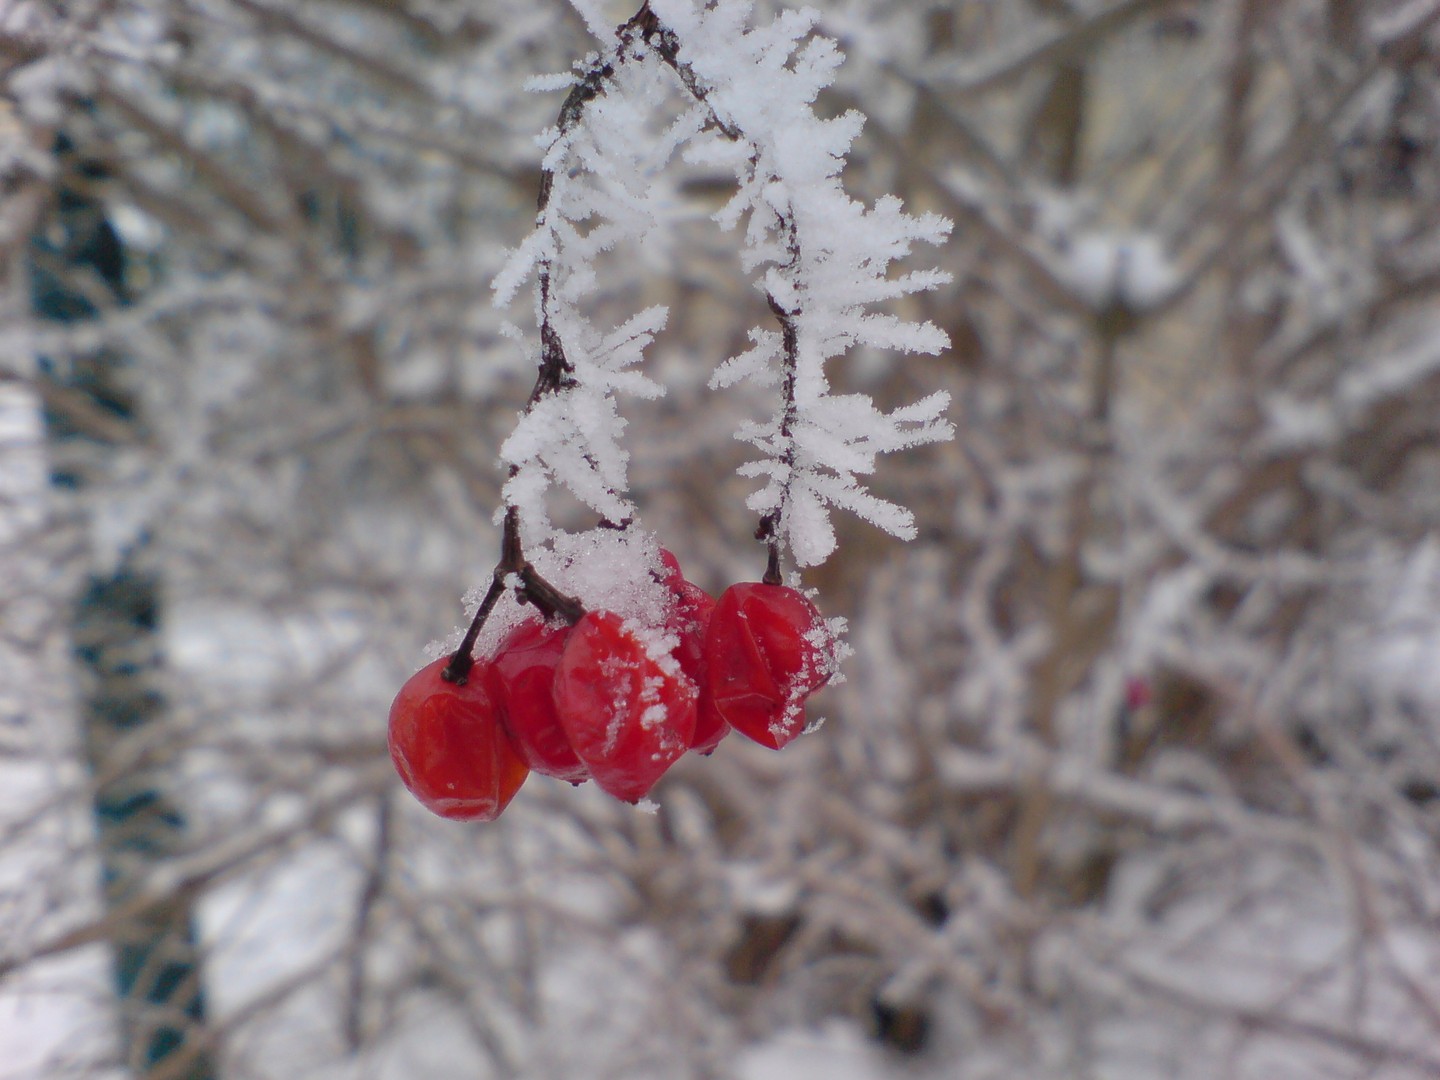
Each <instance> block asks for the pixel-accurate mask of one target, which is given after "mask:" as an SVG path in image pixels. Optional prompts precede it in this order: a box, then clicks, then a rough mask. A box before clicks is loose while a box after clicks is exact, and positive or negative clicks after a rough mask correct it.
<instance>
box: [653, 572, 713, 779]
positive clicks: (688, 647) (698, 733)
mask: <svg viewBox="0 0 1440 1080" xmlns="http://www.w3.org/2000/svg"><path fill="white" fill-rule="evenodd" d="M660 561H661V562H662V563H663V564H664V566H665V579H664V580H665V585H666V586H667V587H668V588H669V589H670V591H671V592H672V593H674V594H675V613H674V615H673V616H671V619H670V622H669V623H668V624H667V625H666V628H667V629H668V630H670V631H671V632H672V633H674V634H675V636H676V637H678V638H679V639H680V644H678V645H676V646H675V651H674V652H672V653H671V654H670V655H671V656H673V657H675V661H676V662H677V663H678V664H679V665H680V670H681V671H683V672H684V673H685V674H686V676H687V677H689V679H690V681H691V682H693V683H694V684H695V686H696V688H697V689H700V688H702V687H703V684H704V682H705V635H706V634H707V632H708V631H709V629H710V616H711V613H712V612H714V610H715V598H714V597H713V596H711V595H710V594H709V593H707V592H706V591H705V590H704V589H702V588H700V586H698V585H696V584H694V583H693V582H690V581H687V580H685V575H684V574H682V573H681V572H680V563H679V560H677V559H676V558H675V556H674V555H672V554H671V553H670V552H669V551H667V550H665V549H664V548H662V549H661V551H660ZM702 693H703V690H702ZM728 734H730V725H729V724H727V723H725V721H724V720H722V719H721V718H720V715H719V714H718V713H716V712H714V711H713V710H712V711H711V712H710V713H709V715H708V717H706V716H700V715H698V714H697V716H696V719H695V734H694V736H693V737H692V738H691V741H690V749H691V750H694V751H695V752H696V753H697V754H710V753H713V752H714V750H715V748H716V747H717V746H719V745H720V740H722V739H723V738H725V736H726V735H728Z"/></svg>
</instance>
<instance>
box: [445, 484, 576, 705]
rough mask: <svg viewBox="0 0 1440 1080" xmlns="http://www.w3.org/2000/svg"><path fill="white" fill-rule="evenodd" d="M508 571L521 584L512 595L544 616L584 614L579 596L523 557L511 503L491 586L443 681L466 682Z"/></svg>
mask: <svg viewBox="0 0 1440 1080" xmlns="http://www.w3.org/2000/svg"><path fill="white" fill-rule="evenodd" d="M511 575H514V576H515V577H518V578H519V579H520V584H518V585H517V586H515V599H516V600H518V601H519V602H520V603H522V604H534V605H535V607H536V608H538V609H539V610H540V613H541V614H542V615H544V616H545V617H546V618H547V619H551V618H554V617H555V616H556V615H559V616H560V617H561V618H563V619H564V620H565V621H566V622H568V623H570V624H571V625H572V626H573V625H574V624H575V623H577V622H579V621H580V619H581V618H582V617H583V616H584V614H585V606H584V605H583V604H581V603H580V601H579V600H577V599H576V598H575V597H573V596H567V595H565V594H564V593H562V592H561V591H560V590H559V589H557V588H555V586H554V585H552V584H550V582H549V581H547V580H546V579H545V578H544V577H543V576H542V575H541V573H540V571H538V570H536V569H535V567H534V566H532V565H531V564H530V562H529V560H527V559H526V558H525V552H524V549H523V548H522V546H521V544H520V513H519V511H518V510H516V509H515V507H513V506H512V507H510V508H509V509H508V510H506V511H505V527H504V534H503V536H502V538H501V541H500V561H499V562H498V563H496V564H495V570H494V572H493V573H492V574H491V576H490V588H489V589H488V590H487V591H486V593H485V598H484V599H483V600H481V601H480V607H479V609H478V610H477V611H476V612H475V618H474V619H472V620H471V621H470V629H468V630H466V631H465V637H464V638H463V639H462V640H461V642H460V647H459V648H458V649H456V650H455V653H454V655H452V656H451V657H450V663H448V664H446V665H445V668H444V669H443V670H442V671H441V672H440V677H441V678H442V679H444V680H445V681H446V682H451V683H455V684H456V685H457V686H464V685H465V680H466V679H467V678H469V676H470V669H471V668H472V667H474V666H475V657H474V655H473V654H474V651H475V642H476V641H477V640H479V638H480V631H481V630H482V629H483V628H484V626H485V622H486V620H488V619H489V618H490V613H491V612H492V611H494V610H495V605H496V604H498V603H499V602H500V597H501V595H502V594H503V593H504V592H505V589H506V587H507V585H508V582H509V579H510V577H511Z"/></svg>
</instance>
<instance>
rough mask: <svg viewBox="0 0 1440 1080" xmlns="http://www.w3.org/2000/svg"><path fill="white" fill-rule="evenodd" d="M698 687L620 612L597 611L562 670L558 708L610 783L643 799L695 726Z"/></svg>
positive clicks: (581, 628) (584, 623) (574, 742)
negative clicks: (656, 655) (655, 654)
mask: <svg viewBox="0 0 1440 1080" xmlns="http://www.w3.org/2000/svg"><path fill="white" fill-rule="evenodd" d="M695 697H696V692H695V687H694V685H693V684H692V683H691V682H690V680H689V679H687V678H686V677H685V676H684V675H683V674H681V673H680V672H675V673H673V674H670V673H667V672H665V671H664V670H663V669H662V668H661V667H660V665H659V664H657V663H656V662H655V660H654V659H652V658H651V656H650V655H649V653H647V652H646V650H645V646H644V645H643V644H642V643H641V641H640V639H639V638H637V637H636V636H635V635H634V634H633V633H632V632H631V631H630V629H629V628H628V627H626V625H625V623H624V621H623V620H622V619H621V618H620V616H619V615H616V614H615V613H614V612H611V611H591V612H589V613H588V614H586V615H585V617H584V618H582V619H581V620H580V621H579V622H578V623H576V624H575V625H574V627H572V628H571V630H570V636H569V638H568V640H567V641H566V642H565V651H564V653H563V654H562V655H561V657H560V666H559V667H558V668H557V669H556V671H555V711H556V713H557V714H559V717H560V724H561V726H562V727H563V728H564V730H565V734H566V736H567V737H568V738H569V739H570V745H571V746H572V747H574V748H575V753H576V755H577V756H578V757H579V758H580V760H581V761H583V762H584V763H585V764H586V765H587V766H588V767H589V769H590V775H591V776H593V777H594V778H595V783H597V784H598V785H600V787H601V788H602V789H604V790H605V791H607V792H609V793H610V794H611V795H613V796H615V797H616V798H617V799H623V800H625V801H626V802H638V801H639V800H640V799H641V798H643V797H644V796H645V794H646V793H647V792H648V791H649V790H650V788H651V787H653V786H654V784H655V781H657V780H659V779H660V777H661V776H662V775H663V774H664V772H665V770H666V769H668V768H669V767H670V766H671V765H672V764H674V763H675V761H676V759H678V758H679V757H680V755H681V754H683V753H685V751H686V749H687V748H688V747H689V745H690V739H691V736H692V735H693V734H694V732H695Z"/></svg>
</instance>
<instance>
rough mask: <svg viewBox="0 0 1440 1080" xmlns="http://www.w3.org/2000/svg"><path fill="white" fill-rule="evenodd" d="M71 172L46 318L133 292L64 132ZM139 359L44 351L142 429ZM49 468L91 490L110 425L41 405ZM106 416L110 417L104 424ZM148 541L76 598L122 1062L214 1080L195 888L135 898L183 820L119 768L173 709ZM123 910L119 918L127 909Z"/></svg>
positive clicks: (71, 381) (37, 305)
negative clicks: (120, 754)
mask: <svg viewBox="0 0 1440 1080" xmlns="http://www.w3.org/2000/svg"><path fill="white" fill-rule="evenodd" d="M57 153H58V156H59V159H60V163H61V165H62V170H61V176H62V180H61V181H60V183H59V184H58V185H57V189H56V192H55V198H54V201H53V203H52V205H51V207H50V210H49V212H48V213H47V214H46V215H45V217H44V218H43V219H42V221H41V222H40V226H39V228H38V229H37V230H36V234H35V236H34V238H33V240H32V242H31V245H30V258H29V268H30V288H31V302H32V304H33V307H34V310H35V312H36V314H37V315H38V316H39V317H40V318H42V319H45V320H50V321H57V322H66V323H73V322H77V321H83V320H89V319H95V318H99V317H101V315H102V314H103V313H102V311H101V308H102V307H105V306H110V305H114V306H117V307H120V306H124V305H126V304H127V303H129V302H130V299H131V298H130V297H129V295H128V293H127V289H126V284H125V276H126V275H125V261H126V260H125V251H124V248H123V245H122V243H121V240H120V237H119V234H118V233H117V232H116V230H115V228H114V227H113V226H112V224H111V223H110V221H109V220H108V218H107V216H106V212H105V208H104V205H103V203H101V202H100V201H99V200H98V199H96V198H94V197H92V196H90V195H88V194H85V193H84V191H82V190H81V185H80V184H78V183H76V181H77V180H78V181H81V182H89V183H92V184H93V182H94V181H96V180H98V179H100V177H99V175H98V168H97V167H96V166H93V165H89V164H87V163H85V162H84V161H83V160H81V159H80V157H79V155H78V154H76V152H75V151H74V148H73V147H72V146H70V145H69V143H68V140H67V139H66V138H65V137H64V136H63V135H62V136H61V138H60V140H59V142H58V144H57ZM133 363H134V358H131V357H125V356H120V355H116V354H114V353H112V352H109V351H106V350H104V349H101V350H99V351H96V352H95V353H94V354H92V355H88V356H83V357H72V358H67V359H66V360H65V361H64V362H63V363H62V362H56V363H46V364H45V365H44V367H45V371H44V377H46V378H48V379H51V380H53V382H54V383H55V384H56V388H57V390H63V392H65V393H66V394H69V395H83V400H84V402H85V404H86V405H87V406H88V409H87V410H86V412H89V411H90V410H98V411H99V412H98V414H96V415H104V416H106V417H107V418H109V419H112V420H115V421H118V422H119V423H120V424H122V425H124V426H127V427H129V428H131V429H132V430H139V427H140V424H141V418H140V416H139V415H138V412H137V407H136V403H135V401H134V399H133V395H132V394H130V393H128V392H127V391H126V390H125V389H124V386H125V382H126V378H127V377H128V376H130V375H132V374H133V373H131V372H128V371H127V368H128V366H129V365H131V364H133ZM45 420H46V434H47V439H48V442H49V447H50V451H51V461H52V462H53V465H52V474H51V481H52V484H54V485H55V486H57V487H60V488H65V489H69V490H71V491H76V492H83V491H84V490H85V489H86V488H88V487H92V486H93V485H95V484H99V483H103V482H104V481H103V479H102V478H101V477H100V476H97V475H95V467H94V463H96V462H98V461H103V460H104V457H105V453H106V450H107V446H106V444H105V441H104V438H103V437H102V436H100V435H98V434H97V433H96V430H95V427H97V426H101V425H77V424H76V423H74V422H72V421H71V420H69V419H67V416H66V415H61V414H60V413H58V412H56V411H55V410H47V412H46V417H45ZM108 429H109V428H108V426H107V430H108ZM152 551H153V546H152V543H151V538H150V537H149V536H142V537H141V538H140V539H138V540H137V541H136V542H135V543H134V544H132V545H131V546H130V548H129V549H128V550H127V552H126V554H125V556H124V558H123V559H122V560H121V561H120V563H119V565H118V566H116V567H115V568H113V569H110V570H106V571H104V572H94V573H92V574H91V575H90V576H89V580H88V584H87V586H86V587H85V588H84V589H83V590H82V594H81V595H80V596H79V597H78V598H77V601H76V606H75V611H74V623H73V638H74V649H75V658H76V668H77V671H78V672H79V675H80V678H81V680H82V687H81V696H82V706H81V707H82V709H83V711H84V715H83V724H84V738H85V747H86V753H87V756H88V759H89V762H88V763H89V766H90V768H91V770H92V773H93V775H94V777H95V781H96V784H95V789H94V790H95V816H96V820H97V824H98V836H99V845H100V852H101V860H102V865H103V868H104V876H105V882H104V884H105V889H104V895H105V903H106V907H107V910H108V911H109V912H110V914H111V915H112V917H117V922H116V924H115V927H114V930H113V933H112V937H111V946H112V949H113V955H114V970H115V980H116V989H117V992H118V995H119V1000H120V1016H121V1020H122V1023H121V1031H122V1037H123V1039H124V1047H125V1056H126V1059H127V1063H128V1065H129V1067H130V1068H131V1070H133V1072H134V1074H135V1075H136V1076H138V1077H154V1078H157V1080H158V1078H161V1077H163V1078H165V1080H208V1078H209V1077H211V1076H213V1075H214V1070H213V1068H212V1066H211V1060H210V1054H209V1048H208V1044H207V1040H206V1039H205V1038H204V1035H203V1023H204V1018H205V998H204V992H203V988H202V983H201V977H200V964H199V953H198V949H197V944H196V936H195V921H194V912H193V904H192V902H193V897H190V896H186V895H177V896H176V897H174V898H173V900H172V901H171V902H168V903H164V904H149V905H143V904H137V903H136V897H137V896H139V895H141V892H142V890H143V889H144V888H145V883H146V882H147V880H150V879H151V878H152V876H153V873H154V871H155V870H156V869H157V868H158V867H159V866H161V865H163V864H164V863H165V862H166V861H167V860H168V859H171V858H173V857H174V856H175V855H176V854H177V853H178V852H179V850H180V849H181V846H182V844H183V843H184V839H185V819H184V816H183V815H182V814H181V812H180V810H179V809H178V808H177V807H176V805H175V804H174V803H173V802H172V801H171V800H170V799H169V798H167V796H166V790H165V783H164V772H163V769H164V766H163V765H161V766H158V767H151V766H143V767H139V768H127V769H125V770H124V771H116V770H115V769H114V768H113V766H112V762H113V760H114V757H113V754H112V751H113V749H114V747H115V746H116V744H117V742H118V741H119V740H121V739H123V738H125V737H127V736H130V735H132V734H135V733H138V732H142V731H143V730H144V729H147V728H148V729H150V730H152V731H154V730H156V729H157V728H156V726H157V725H160V724H162V723H163V722H164V712H165V701H164V697H163V694H162V693H161V691H160V689H159V676H160V672H161V666H162V664H163V663H164V659H163V652H162V642H161V596H160V589H159V580H158V576H157V573H156V568H155V567H153V566H151V565H150V563H151V561H152V559H151V556H152ZM122 913H128V914H125V916H124V917H123V918H120V917H119V916H121V915H122Z"/></svg>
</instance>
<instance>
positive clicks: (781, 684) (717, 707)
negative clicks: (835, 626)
mask: <svg viewBox="0 0 1440 1080" xmlns="http://www.w3.org/2000/svg"><path fill="white" fill-rule="evenodd" d="M829 661H830V655H829V647H828V644H827V635H826V631H825V622H824V620H823V619H822V618H821V617H820V613H819V612H818V611H816V610H815V605H814V604H812V603H810V601H809V600H807V599H806V598H805V597H804V596H803V595H801V594H800V593H798V592H796V591H795V590H794V589H791V588H787V587H786V586H784V585H765V584H762V583H760V582H753V581H752V582H742V583H740V584H738V585H731V586H730V588H728V589H726V590H725V592H724V593H722V594H721V596H720V599H719V600H718V601H717V602H716V604H715V611H714V614H712V615H711V617H710V630H709V635H708V638H707V640H706V664H705V675H706V677H705V681H704V683H703V684H702V694H701V700H700V720H699V723H700V724H701V725H702V726H703V725H705V724H706V723H713V722H714V720H715V718H716V717H718V718H719V719H720V720H721V721H724V722H725V723H728V724H729V725H730V726H731V727H733V728H734V729H735V730H736V731H738V732H740V734H742V735H745V736H747V737H749V738H751V739H754V740H755V741H756V742H758V743H760V744H761V745H763V746H768V747H770V748H771V749H772V750H779V749H780V748H781V747H782V746H784V745H785V744H786V743H788V742H790V740H791V739H793V738H795V736H797V735H799V734H800V732H801V731H803V730H804V728H805V699H806V698H807V697H808V696H809V695H810V694H811V693H813V692H814V691H815V690H818V689H819V688H820V687H821V686H823V685H824V684H825V683H826V681H827V680H829V678H830V666H829Z"/></svg>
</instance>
